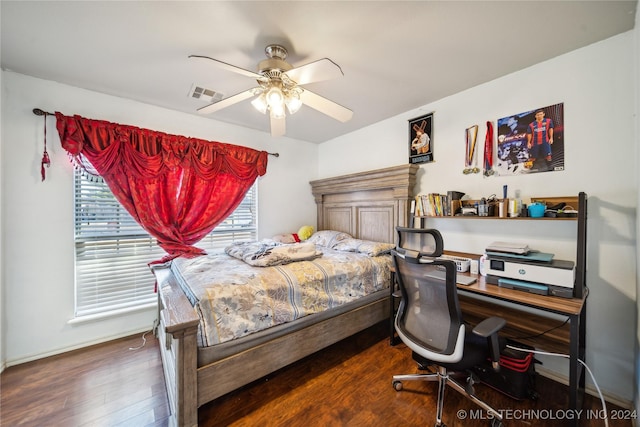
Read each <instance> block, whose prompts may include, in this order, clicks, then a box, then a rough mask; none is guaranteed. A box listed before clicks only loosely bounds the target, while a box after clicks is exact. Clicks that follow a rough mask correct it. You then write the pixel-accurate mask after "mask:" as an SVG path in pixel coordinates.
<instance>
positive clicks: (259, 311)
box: [171, 246, 393, 349]
mask: <svg viewBox="0 0 640 427" xmlns="http://www.w3.org/2000/svg"><path fill="white" fill-rule="evenodd" d="M318 250H319V251H320V252H321V256H320V257H318V258H315V259H313V260H310V261H298V262H292V263H289V264H285V265H277V266H271V267H254V266H251V265H249V264H247V263H245V262H243V261H242V260H240V259H237V258H233V257H230V256H229V255H226V254H212V255H206V256H201V257H196V258H190V259H188V258H182V257H181V258H177V259H175V260H173V262H172V265H171V270H172V272H173V274H174V276H175V277H176V279H177V281H178V283H179V284H180V286H181V287H182V289H183V290H184V292H185V295H187V298H188V299H189V301H190V302H191V304H192V305H193V307H194V308H195V310H196V312H197V313H198V316H199V318H200V323H199V326H198V334H197V335H198V336H197V340H198V347H199V348H201V349H205V348H209V347H215V346H220V345H221V344H225V343H230V344H227V345H226V347H233V345H234V342H235V341H239V340H244V341H248V340H249V338H248V337H249V336H251V335H253V334H257V333H261V336H263V335H268V334H269V333H270V332H271V331H273V332H274V333H281V331H283V330H286V329H287V325H288V324H290V323H293V322H297V321H299V320H300V319H305V322H310V321H316V319H318V320H319V319H321V318H326V317H328V316H331V315H334V314H333V312H335V313H338V312H343V311H344V310H345V309H351V308H352V307H355V306H358V304H362V303H367V302H370V301H371V300H374V299H378V298H382V297H384V295H388V291H387V292H381V291H384V290H385V289H388V287H389V283H390V276H391V273H390V268H391V266H392V263H393V261H392V258H391V255H388V254H384V255H379V256H369V255H366V254H362V253H358V252H350V251H340V250H334V249H329V248H326V247H322V246H318ZM368 296H369V297H368ZM367 297H368V298H367ZM359 301H360V302H359ZM332 311H333V312H332ZM276 327H278V328H277V329H276ZM261 331H262V332H261ZM278 331H280V332H278Z"/></svg>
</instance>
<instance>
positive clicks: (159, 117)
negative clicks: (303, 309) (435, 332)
mask: <svg viewBox="0 0 640 427" xmlns="http://www.w3.org/2000/svg"><path fill="white" fill-rule="evenodd" d="M35 107H38V108H42V109H43V110H46V111H50V112H53V111H60V112H62V113H64V114H67V115H72V114H79V115H81V116H84V117H87V118H93V119H101V120H107V121H111V122H117V123H123V124H129V125H134V126H138V127H142V128H149V129H154V130H157V131H163V132H167V133H172V134H179V135H186V136H193V137H196V138H202V139H207V140H213V141H220V142H227V143H232V144H237V145H244V146H248V147H252V148H256V149H260V150H266V151H269V152H279V153H280V157H278V158H275V157H272V156H269V165H268V169H267V174H266V175H265V176H263V177H262V178H260V180H259V187H258V197H259V209H260V213H259V234H260V237H261V238H262V237H268V236H272V235H274V234H280V233H285V232H295V231H297V230H298V228H299V227H300V226H301V225H304V224H311V225H315V224H316V207H315V203H314V200H313V197H312V195H311V192H310V191H309V189H310V187H309V184H308V182H309V181H310V180H313V179H316V171H317V151H318V147H317V145H315V144H310V143H306V142H302V141H297V140H292V139H289V138H276V139H274V138H271V137H270V136H269V135H268V134H266V133H262V132H257V131H252V130H249V129H244V128H240V127H237V126H233V125H227V124H224V123H221V122H216V121H214V120H212V119H209V118H204V117H198V116H196V115H190V114H181V113H176V112H174V111H169V110H166V109H162V108H157V107H153V106H149V105H145V104H140V103H137V102H134V101H130V100H125V99H121V98H116V97H111V96H106V95H103V94H99V93H95V92H90V91H86V90H82V89H78V88H74V87H70V86H66V85H62V84H58V83H55V82H51V81H45V80H40V79H35V78H32V77H28V76H24V75H21V74H16V73H12V72H7V71H3V72H2V116H1V117H2V142H1V145H0V165H1V167H0V183H1V184H2V185H1V186H0V194H1V195H2V197H1V203H2V209H1V210H0V218H1V219H2V228H1V235H2V246H0V248H4V250H3V251H2V258H0V259H1V260H2V262H1V263H0V273H1V274H2V276H1V277H2V278H3V284H4V292H5V293H4V296H3V298H2V302H3V307H2V310H1V312H2V314H3V315H4V322H2V324H1V325H0V326H2V327H3V329H2V330H3V334H2V335H3V336H2V350H3V351H4V358H3V361H6V363H7V366H10V365H13V364H17V363H21V362H24V361H27V360H31V359H36V358H40V357H43V356H46V355H50V354H55V353H58V352H61V351H65V350H69V349H71V348H76V347H82V346H85V345H87V344H91V343H96V342H102V341H105V340H108V339H111V338H114V337H119V336H125V335H129V334H132V333H136V332H139V331H144V330H148V329H150V328H151V326H152V323H153V321H154V319H155V317H156V313H155V311H153V310H150V311H146V312H141V313H136V314H131V315H128V316H125V317H120V318H112V319H107V320H104V321H96V322H92V323H83V324H75V325H70V324H68V323H67V322H68V321H69V320H70V319H71V318H72V317H73V308H74V307H73V301H74V297H73V295H74V250H73V248H74V246H73V198H72V195H73V192H72V189H73V180H72V168H71V165H70V163H69V160H68V159H67V156H66V153H65V152H64V150H63V149H62V148H61V146H60V142H59V139H58V135H57V132H56V129H55V119H54V118H49V119H48V128H47V130H48V132H47V138H48V141H47V148H48V152H49V155H50V157H51V162H52V164H51V167H50V168H49V169H48V170H47V179H46V181H44V182H41V181H40V159H41V157H42V149H43V119H42V118H41V117H37V116H35V115H34V114H33V113H32V109H33V108H35ZM300 159H304V161H300ZM291 177H295V179H291Z"/></svg>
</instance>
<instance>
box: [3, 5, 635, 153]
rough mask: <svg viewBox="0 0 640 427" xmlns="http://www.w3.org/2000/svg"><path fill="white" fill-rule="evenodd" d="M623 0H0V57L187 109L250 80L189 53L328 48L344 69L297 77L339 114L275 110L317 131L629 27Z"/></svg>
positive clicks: (305, 52) (222, 55) (243, 111)
mask: <svg viewBox="0 0 640 427" xmlns="http://www.w3.org/2000/svg"><path fill="white" fill-rule="evenodd" d="M636 7H637V0H633V1H631V0H626V1H611V0H607V1H595V0H587V1H579V0H572V1H408V2H405V1H372V2H366V1H337V2H327V1H320V2H314V1H297V2H294V1H283V2H275V1H257V2H249V1H174V2H169V1H24V0H23V1H6V0H2V1H1V10H0V13H1V37H2V45H1V51H0V53H1V59H2V61H1V65H2V68H3V69H5V70H11V71H14V72H17V73H22V74H27V75H31V76H35V77H39V78H43V79H47V80H53V81H57V82H61V83H65V84H68V85H72V86H77V87H80V88H85V89H89V90H93V91H97V92H103V93H106V94H110V95H115V96H119V97H123V98H129V99H133V100H137V101H141V102H144V103H148V104H153V105H158V106H161V107H166V108H169V109H173V110H177V111H182V112H187V113H192V114H197V113H196V109H197V108H200V107H202V106H204V105H206V103H203V102H202V101H200V100H194V99H192V98H190V97H189V92H190V89H191V87H192V85H193V84H197V85H199V86H203V87H206V88H209V89H213V90H215V91H218V92H221V93H222V94H224V96H225V97H227V96H231V95H233V94H236V93H238V92H241V91H244V90H246V89H249V88H251V87H254V86H256V84H255V81H254V80H252V79H251V78H248V77H244V76H241V75H239V74H235V73H232V72H229V71H225V70H222V69H220V68H218V67H215V66H213V64H212V65H209V64H207V63H206V62H203V61H197V60H193V59H188V58H187V57H188V55H190V54H198V55H206V56H210V57H214V58H216V59H219V60H221V61H224V62H227V63H230V64H234V65H236V66H239V67H242V68H245V69H249V70H256V66H257V63H258V62H259V61H260V60H262V59H264V58H265V55H264V48H265V46H266V45H268V44H271V43H280V44H282V45H284V46H285V47H286V48H287V49H288V51H289V57H288V58H287V60H288V61H289V62H290V63H291V64H293V65H294V66H298V65H302V64H306V63H308V62H311V61H314V60H317V59H320V58H325V57H328V58H330V59H331V60H332V61H334V62H336V63H337V64H339V65H340V67H341V68H342V70H343V72H344V77H341V78H339V79H334V80H329V81H324V82H318V83H313V84H309V85H307V86H306V87H307V88H309V89H310V90H312V91H314V92H315V93H317V94H319V95H322V96H325V97H327V98H329V99H331V100H333V101H335V102H337V103H339V104H341V105H344V106H346V107H348V108H350V109H352V110H353V111H354V116H353V118H352V119H351V121H349V122H347V123H340V122H338V121H335V120H333V119H330V118H328V117H327V116H325V115H323V114H321V113H319V112H317V111H315V110H312V109H310V108H308V107H303V108H302V109H301V110H300V111H299V112H298V113H296V114H295V115H294V116H288V117H287V136H288V137H292V138H297V139H300V140H304V141H310V142H315V143H320V142H324V141H327V140H329V139H332V138H335V137H337V136H340V135H343V134H346V133H348V132H352V131H354V130H356V129H359V128H362V127H365V126H368V125H370V124H372V123H375V122H377V121H380V120H383V119H386V118H389V117H393V116H395V115H398V114H401V113H404V112H407V111H409V110H412V109H415V108H418V107H420V106H423V105H425V104H428V103H431V102H433V101H436V100H438V99H441V98H443V97H446V96H448V95H451V94H454V93H457V92H460V91H463V90H465V89H467V88H470V87H473V86H476V85H478V84H481V83H483V82H487V81H490V80H493V79H495V78H498V77H501V76H504V75H506V74H509V73H512V72H514V71H517V70H520V69H523V68H526V67H528V66H530V65H533V64H535V63H538V62H541V61H545V60H547V59H550V58H553V57H555V56H558V55H561V54H563V53H566V52H569V51H571V50H574V49H577V48H580V47H583V46H586V45H589V44H592V43H594V42H597V41H599V40H603V39H605V38H608V37H611V36H613V35H616V34H619V33H622V32H625V31H627V30H630V29H632V28H633V27H634V19H635V8H636ZM51 105H53V106H54V107H52V109H55V100H52V101H51ZM34 107H43V106H37V105H34ZM63 113H66V114H80V115H82V111H63ZM208 117H211V118H212V119H216V120H220V121H224V122H229V123H234V124H237V125H240V126H245V127H248V128H253V129H258V130H261V131H264V132H267V133H268V132H269V120H268V116H267V115H262V114H260V113H258V112H257V111H255V110H254V109H253V108H252V107H251V104H250V102H249V101H248V100H247V101H243V102H241V103H240V104H236V105H234V106H232V107H229V108H226V109H223V110H221V111H219V112H216V113H213V114H211V115H209V116H208ZM93 118H98V119H104V118H101V117H93Z"/></svg>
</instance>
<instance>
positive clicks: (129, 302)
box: [74, 170, 257, 318]
mask: <svg viewBox="0 0 640 427" xmlns="http://www.w3.org/2000/svg"><path fill="white" fill-rule="evenodd" d="M256 187H257V185H255V184H254V185H253V186H252V187H251V189H250V190H249V191H248V192H247V194H246V195H245V198H244V200H243V201H242V203H241V204H240V205H239V206H238V207H237V208H236V210H235V211H234V212H233V213H232V214H231V215H230V216H229V217H228V218H227V219H226V220H225V221H224V222H223V223H221V224H219V225H218V226H217V227H216V228H215V229H214V230H213V231H211V233H210V234H209V235H208V236H207V237H205V238H204V239H203V240H201V241H200V242H199V243H198V244H197V246H198V247H200V248H203V249H205V250H206V251H207V252H209V253H213V252H217V251H221V250H222V249H224V247H225V246H227V245H228V244H229V243H232V242H234V241H239V240H255V239H256V238H257V225H256V224H257V214H256V211H257V200H256V199H257V189H256ZM74 188H75V249H76V266H75V267H76V269H75V271H76V292H75V317H76V318H81V317H84V316H94V315H101V314H105V313H108V312H114V311H117V310H128V309H129V310H131V309H136V308H140V307H145V306H147V305H151V304H155V302H156V299H157V295H156V294H155V292H154V284H155V278H154V276H153V274H151V271H150V270H149V267H148V265H147V264H148V263H149V262H151V261H154V260H157V259H160V258H162V257H163V256H164V255H166V253H165V252H164V251H163V250H162V249H161V248H160V247H159V246H158V245H157V244H156V239H155V238H153V237H151V236H150V235H149V234H147V232H146V231H144V230H143V229H142V227H140V226H139V225H138V224H137V223H136V222H135V221H134V220H133V218H132V217H131V215H129V214H128V213H127V211H126V210H125V209H124V208H123V207H122V206H121V205H120V203H118V201H117V200H116V199H115V198H114V197H113V194H111V191H110V190H109V187H108V186H107V184H105V183H104V182H103V181H102V180H95V179H91V178H90V177H87V176H86V174H85V173H82V171H81V170H77V171H76V172H75V179H74Z"/></svg>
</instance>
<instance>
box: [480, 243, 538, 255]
mask: <svg viewBox="0 0 640 427" xmlns="http://www.w3.org/2000/svg"><path fill="white" fill-rule="evenodd" d="M530 250H531V249H529V245H527V244H526V243H514V242H493V243H491V244H490V245H489V246H487V248H486V251H487V252H506V253H509V254H518V255H526V254H528V253H529V251H530Z"/></svg>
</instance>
